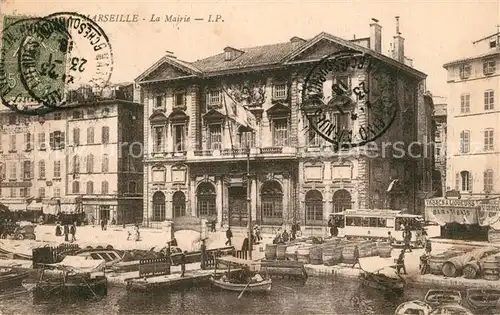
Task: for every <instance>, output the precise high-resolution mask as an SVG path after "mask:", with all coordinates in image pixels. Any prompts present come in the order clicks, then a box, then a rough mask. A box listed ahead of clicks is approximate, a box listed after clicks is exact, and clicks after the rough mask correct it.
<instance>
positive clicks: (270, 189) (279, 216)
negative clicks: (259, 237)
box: [260, 181, 283, 224]
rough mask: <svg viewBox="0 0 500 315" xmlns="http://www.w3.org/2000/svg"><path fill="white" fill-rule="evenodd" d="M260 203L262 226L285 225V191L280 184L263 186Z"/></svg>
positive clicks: (273, 183) (270, 182) (269, 183)
mask: <svg viewBox="0 0 500 315" xmlns="http://www.w3.org/2000/svg"><path fill="white" fill-rule="evenodd" d="M260 203H261V206H260V209H261V221H262V224H283V190H282V189H281V185H280V184H279V183H278V182H276V181H269V182H265V183H264V184H263V185H262V189H261V191H260Z"/></svg>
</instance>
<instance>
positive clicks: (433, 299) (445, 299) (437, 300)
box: [424, 290, 462, 306]
mask: <svg viewBox="0 0 500 315" xmlns="http://www.w3.org/2000/svg"><path fill="white" fill-rule="evenodd" d="M424 302H425V303H427V304H429V305H431V306H438V305H441V304H461V303H462V294H461V293H460V291H455V290H429V291H427V294H426V295H425V298H424Z"/></svg>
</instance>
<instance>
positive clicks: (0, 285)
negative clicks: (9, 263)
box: [0, 271, 29, 292]
mask: <svg viewBox="0 0 500 315" xmlns="http://www.w3.org/2000/svg"><path fill="white" fill-rule="evenodd" d="M28 275H29V273H28V272H26V271H22V272H15V271H9V272H4V273H1V274H0V291H1V292H3V291H7V290H10V289H12V288H15V287H19V286H21V285H22V283H23V280H24V279H26V278H27V277H28Z"/></svg>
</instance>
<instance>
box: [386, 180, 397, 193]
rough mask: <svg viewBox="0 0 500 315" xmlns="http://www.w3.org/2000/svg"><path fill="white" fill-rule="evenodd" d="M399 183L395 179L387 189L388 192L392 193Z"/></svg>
mask: <svg viewBox="0 0 500 315" xmlns="http://www.w3.org/2000/svg"><path fill="white" fill-rule="evenodd" d="M397 182H399V180H398V179H394V180H393V181H392V182H391V183H390V184H389V187H388V188H387V192H390V191H392V189H393V188H394V185H395V184H396V183H397Z"/></svg>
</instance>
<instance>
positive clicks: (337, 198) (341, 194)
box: [333, 189, 352, 212]
mask: <svg viewBox="0 0 500 315" xmlns="http://www.w3.org/2000/svg"><path fill="white" fill-rule="evenodd" d="M351 208H352V200H351V194H350V193H349V192H348V191H347V190H345V189H341V190H337V191H336V192H335V193H334V194H333V212H342V211H344V210H346V209H351Z"/></svg>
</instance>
